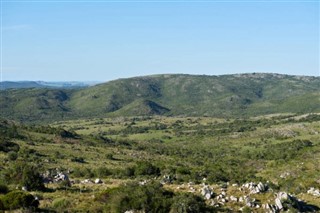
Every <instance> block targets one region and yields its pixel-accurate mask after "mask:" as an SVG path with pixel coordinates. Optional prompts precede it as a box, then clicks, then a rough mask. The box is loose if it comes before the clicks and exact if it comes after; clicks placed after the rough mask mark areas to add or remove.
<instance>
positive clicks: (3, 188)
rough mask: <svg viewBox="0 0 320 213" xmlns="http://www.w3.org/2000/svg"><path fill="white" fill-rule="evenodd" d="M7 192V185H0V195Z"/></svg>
mask: <svg viewBox="0 0 320 213" xmlns="http://www.w3.org/2000/svg"><path fill="white" fill-rule="evenodd" d="M8 191H9V189H8V187H7V185H5V184H3V183H0V194H6V193H7V192H8Z"/></svg>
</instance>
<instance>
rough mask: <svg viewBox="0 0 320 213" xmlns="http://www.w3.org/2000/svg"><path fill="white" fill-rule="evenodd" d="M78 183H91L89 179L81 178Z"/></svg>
mask: <svg viewBox="0 0 320 213" xmlns="http://www.w3.org/2000/svg"><path fill="white" fill-rule="evenodd" d="M80 183H82V184H89V183H93V182H92V181H91V180H90V179H84V180H82V181H81V182H80Z"/></svg>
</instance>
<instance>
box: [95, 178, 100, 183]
mask: <svg viewBox="0 0 320 213" xmlns="http://www.w3.org/2000/svg"><path fill="white" fill-rule="evenodd" d="M94 183H95V184H100V183H102V180H101V179H99V178H97V179H95V180H94Z"/></svg>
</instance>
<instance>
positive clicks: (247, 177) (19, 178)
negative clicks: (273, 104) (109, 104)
mask: <svg viewBox="0 0 320 213" xmlns="http://www.w3.org/2000/svg"><path fill="white" fill-rule="evenodd" d="M1 124H2V125H1V128H0V131H2V132H3V133H4V132H6V133H5V134H3V137H2V140H1V141H2V143H3V144H6V145H3V146H2V147H3V148H2V149H1V151H0V158H1V164H0V166H1V168H2V170H1V172H0V180H1V183H2V185H1V187H0V188H1V193H2V194H4V195H6V194H7V193H8V192H9V193H10V192H11V191H12V190H14V189H16V187H18V188H20V189H21V187H25V188H26V189H27V190H30V191H33V193H40V195H39V196H38V197H39V208H40V209H43V210H50V211H52V210H56V211H58V212H59V211H62V210H63V211H65V210H68V211H81V210H83V209H86V210H88V211H90V212H97V211H98V212H99V211H100V212H103V211H105V212H123V211H124V210H132V209H134V210H139V211H149V212H158V211H160V210H159V209H161V211H164V212H205V211H209V212H214V211H231V210H230V209H238V208H240V207H243V206H241V205H240V206H239V204H233V203H232V202H231V203H227V204H226V205H225V206H222V207H221V206H220V207H212V208H211V207H210V202H209V201H204V200H203V199H202V198H201V195H200V193H199V189H200V188H199V187H200V184H202V183H203V182H205V183H206V184H209V185H210V186H211V187H213V188H217V192H219V188H218V187H220V186H222V185H226V184H227V182H229V183H230V184H234V183H237V184H239V185H241V184H243V183H247V182H252V181H253V182H259V181H262V182H264V183H266V182H269V186H270V188H272V190H274V191H286V192H288V193H292V194H295V195H297V196H298V197H301V198H303V199H304V200H305V202H306V203H310V204H312V205H314V206H320V203H319V201H318V200H317V199H316V198H313V197H312V196H309V195H308V194H307V193H306V192H307V190H308V189H309V188H311V187H315V188H320V183H319V181H318V177H319V174H320V167H319V165H320V164H319V153H320V141H319V137H318V134H319V132H320V115H319V114H306V115H297V114H279V115H275V116H263V117H253V118H247V119H240V118H238V119H220V118H219V119H217V118H210V117H159V116H155V117H151V116H144V117H143V116H142V117H122V118H98V119H86V120H79V119H78V120H70V121H60V122H56V123H52V124H50V125H43V126H41V125H33V124H32V125H26V124H20V123H17V122H11V121H7V120H3V121H1ZM13 129H14V132H15V134H12V132H13ZM8 144H9V145H10V146H7V145H8ZM25 162H28V163H25ZM60 171H62V172H63V173H64V174H68V176H69V178H70V179H71V180H72V181H71V182H70V181H69V180H68V179H62V181H59V182H53V183H52V181H51V182H50V177H55V176H57V174H58V173H59V172H60ZM97 178H98V179H101V180H102V181H103V182H104V183H105V184H102V185H99V184H94V183H93V181H94V180H95V179H97ZM86 179H89V180H90V179H91V182H90V181H89V182H85V183H82V182H83V181H84V180H86ZM45 180H47V181H45ZM160 182H161V183H163V184H164V185H163V186H161V185H160V184H159V183H160ZM190 182H192V183H193V184H194V187H195V189H196V190H195V192H194V193H192V192H189V190H188V188H185V187H186V184H187V183H190ZM178 188H179V189H178ZM229 188H230V186H229ZM228 190H230V192H228V193H233V194H234V195H238V194H239V193H240V192H239V190H238V189H236V188H232V187H231V188H230V189H228ZM215 192H216V191H215ZM199 196H200V197H199ZM238 196H239V195H238ZM93 197H94V199H93ZM270 197H273V196H272V195H270V193H266V194H265V195H259V196H258V197H256V199H258V200H259V202H260V205H261V204H263V203H265V202H269V200H270ZM6 202H7V201H6ZM19 202H20V201H19ZM2 204H4V207H3V208H6V209H8V208H9V207H7V206H8V205H11V204H7V203H5V202H3V201H2ZM12 205H16V204H12ZM19 205H20V204H19ZM23 205H24V204H23ZM23 205H22V204H21V205H20V206H21V207H23ZM30 205H31V204H30ZM31 206H32V205H31ZM187 206H190V208H188V207H187ZM34 207H35V206H34ZM10 208H11V207H10ZM12 208H13V207H12ZM17 208H18V207H17ZM210 208H211V209H210ZM250 209H251V210H252V208H250V207H246V208H245V209H244V211H246V210H248V211H250Z"/></svg>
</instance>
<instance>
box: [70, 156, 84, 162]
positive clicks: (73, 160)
mask: <svg viewBox="0 0 320 213" xmlns="http://www.w3.org/2000/svg"><path fill="white" fill-rule="evenodd" d="M71 162H77V163H85V160H84V158H83V157H72V158H71Z"/></svg>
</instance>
